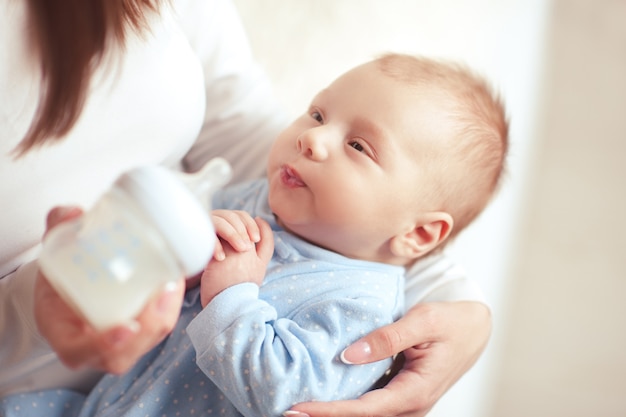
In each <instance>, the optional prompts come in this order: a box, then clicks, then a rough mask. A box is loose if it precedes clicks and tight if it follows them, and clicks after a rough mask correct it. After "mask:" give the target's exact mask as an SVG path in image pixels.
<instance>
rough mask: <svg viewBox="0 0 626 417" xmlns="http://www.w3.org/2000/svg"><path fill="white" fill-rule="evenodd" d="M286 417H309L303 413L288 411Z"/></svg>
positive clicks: (284, 414)
mask: <svg viewBox="0 0 626 417" xmlns="http://www.w3.org/2000/svg"><path fill="white" fill-rule="evenodd" d="M283 416H285V417H309V415H308V414H306V413H301V412H300V411H294V410H287V411H285V412H284V413H283Z"/></svg>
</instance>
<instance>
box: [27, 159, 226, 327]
mask: <svg viewBox="0 0 626 417" xmlns="http://www.w3.org/2000/svg"><path fill="white" fill-rule="evenodd" d="M230 177H231V168H230V165H228V162H226V161H225V160H224V159H221V158H216V159H213V160H211V161H209V162H208V163H207V164H206V165H205V166H204V167H203V168H202V169H201V170H200V171H199V172H198V173H196V174H182V173H175V172H174V171H170V170H168V169H166V168H163V167H159V166H146V167H140V168H136V169H133V170H131V171H129V172H126V173H124V174H122V175H121V176H120V177H119V178H118V179H117V181H116V182H115V183H114V184H113V186H112V187H111V188H110V189H109V190H108V191H107V192H106V193H105V194H104V195H103V196H102V197H101V198H100V199H99V200H98V201H97V202H96V203H95V205H94V206H93V207H92V208H91V209H90V210H89V211H87V212H86V213H85V214H84V215H83V216H82V217H80V218H78V219H75V220H72V221H68V222H63V223H61V224H59V225H57V226H56V227H54V228H53V229H52V230H50V232H49V233H48V234H47V235H46V237H45V239H44V242H43V247H42V253H41V255H40V258H39V266H40V268H41V270H42V272H43V273H44V275H45V276H46V277H47V278H48V280H49V281H50V284H51V285H52V286H53V287H54V288H55V289H56V290H57V292H59V294H60V295H61V296H62V297H63V298H64V300H65V301H66V302H67V303H68V304H69V305H71V306H72V307H73V308H74V309H76V310H77V312H78V313H80V314H82V316H83V317H84V318H85V319H86V320H87V321H88V322H90V323H91V325H92V326H93V327H94V328H95V329H97V330H105V329H107V328H109V327H111V326H114V325H119V324H129V323H132V321H133V319H134V317H136V316H137V314H138V313H139V312H141V310H142V308H143V307H144V305H145V304H146V302H147V301H148V300H149V299H150V298H151V297H152V296H153V295H155V294H156V293H157V292H159V291H161V290H163V289H164V288H165V286H167V285H168V284H170V283H173V282H176V281H177V280H179V279H180V278H181V277H183V276H191V275H195V274H197V273H199V272H201V271H202V270H203V269H204V267H205V266H206V264H207V263H208V262H209V260H210V259H211V257H212V255H213V249H214V246H215V239H216V237H215V229H214V227H213V224H212V223H211V220H210V213H209V210H208V208H209V207H210V198H211V197H212V195H213V193H214V192H215V191H216V190H217V189H219V188H220V187H222V186H223V185H224V184H226V183H227V182H228V181H229V180H230Z"/></svg>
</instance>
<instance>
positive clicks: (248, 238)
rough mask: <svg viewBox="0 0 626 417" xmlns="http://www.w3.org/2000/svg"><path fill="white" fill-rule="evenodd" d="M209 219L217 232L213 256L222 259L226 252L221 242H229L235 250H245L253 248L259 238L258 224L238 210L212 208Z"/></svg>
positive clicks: (218, 259) (247, 214) (245, 213)
mask: <svg viewBox="0 0 626 417" xmlns="http://www.w3.org/2000/svg"><path fill="white" fill-rule="evenodd" d="M211 220H212V221H213V225H214V226H215V232H216V233H217V237H218V238H219V239H217V242H216V243H215V250H214V252H213V258H215V260H216V261H223V260H224V259H225V258H226V253H225V251H224V247H223V245H222V242H224V241H225V242H227V243H229V244H230V246H231V248H232V249H234V250H235V251H237V252H245V251H249V250H252V249H254V244H255V243H258V242H259V240H260V239H261V235H260V231H259V226H258V225H257V223H256V222H255V221H254V219H253V218H252V216H250V214H249V213H247V212H245V211H240V210H213V211H212V212H211Z"/></svg>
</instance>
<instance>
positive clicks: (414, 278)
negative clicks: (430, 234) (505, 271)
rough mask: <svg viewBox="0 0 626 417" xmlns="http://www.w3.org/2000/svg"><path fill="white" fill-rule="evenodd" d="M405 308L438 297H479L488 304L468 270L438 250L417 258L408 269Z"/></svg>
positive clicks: (470, 299) (452, 298) (446, 299)
mask: <svg viewBox="0 0 626 417" xmlns="http://www.w3.org/2000/svg"><path fill="white" fill-rule="evenodd" d="M405 295H406V308H407V309H409V308H411V307H412V306H414V305H415V304H417V303H424V302H435V301H478V302H481V303H484V304H487V302H486V300H485V296H484V294H483V292H482V290H481V289H480V287H479V286H478V285H477V284H476V283H475V282H474V281H472V280H470V279H469V278H468V277H467V274H466V273H465V270H463V268H461V267H460V266H458V265H456V264H454V263H453V262H452V260H451V259H450V258H449V257H448V256H447V255H446V254H445V252H439V253H436V254H433V255H430V256H428V257H426V258H424V259H421V260H420V261H418V262H416V263H415V264H414V265H413V266H412V267H411V268H409V269H408V270H407V273H406V286H405Z"/></svg>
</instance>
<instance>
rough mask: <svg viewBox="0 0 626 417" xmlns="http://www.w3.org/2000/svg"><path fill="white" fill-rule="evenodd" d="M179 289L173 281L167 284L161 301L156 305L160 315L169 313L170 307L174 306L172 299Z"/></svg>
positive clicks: (160, 298)
mask: <svg viewBox="0 0 626 417" xmlns="http://www.w3.org/2000/svg"><path fill="white" fill-rule="evenodd" d="M177 287H178V284H177V283H176V282H173V281H170V282H168V283H167V284H165V288H163V293H162V294H161V296H160V297H159V301H158V302H157V305H156V308H157V311H158V312H159V313H167V312H168V311H169V308H170V305H171V304H172V297H174V295H175V292H176V288H177Z"/></svg>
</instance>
